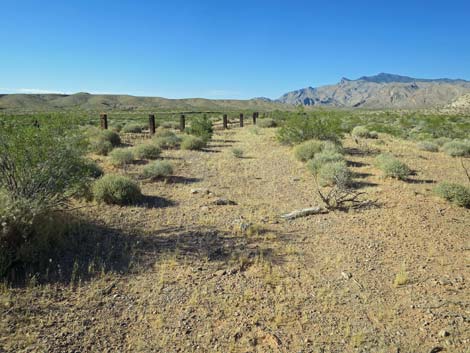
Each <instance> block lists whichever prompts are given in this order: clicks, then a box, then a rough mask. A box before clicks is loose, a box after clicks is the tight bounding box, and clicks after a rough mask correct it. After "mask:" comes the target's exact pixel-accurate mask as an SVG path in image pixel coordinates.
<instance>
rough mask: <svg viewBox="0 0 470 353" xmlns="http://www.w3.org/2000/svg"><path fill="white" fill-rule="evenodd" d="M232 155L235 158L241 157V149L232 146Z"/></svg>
mask: <svg viewBox="0 0 470 353" xmlns="http://www.w3.org/2000/svg"><path fill="white" fill-rule="evenodd" d="M232 155H233V156H234V157H235V158H242V157H243V150H242V149H241V148H237V147H235V148H232Z"/></svg>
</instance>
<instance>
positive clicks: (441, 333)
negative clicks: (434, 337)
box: [439, 330, 450, 337]
mask: <svg viewBox="0 0 470 353" xmlns="http://www.w3.org/2000/svg"><path fill="white" fill-rule="evenodd" d="M447 336H450V332H449V331H446V330H440V331H439V337H447Z"/></svg>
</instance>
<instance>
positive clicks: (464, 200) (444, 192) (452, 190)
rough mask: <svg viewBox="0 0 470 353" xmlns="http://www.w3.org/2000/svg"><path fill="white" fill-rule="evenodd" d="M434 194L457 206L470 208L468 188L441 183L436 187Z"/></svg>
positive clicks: (469, 188)
mask: <svg viewBox="0 0 470 353" xmlns="http://www.w3.org/2000/svg"><path fill="white" fill-rule="evenodd" d="M434 193H435V194H436V195H437V196H439V197H441V198H443V199H445V200H447V201H450V202H452V203H454V204H456V205H457V206H460V207H466V208H470V187H469V186H464V185H460V184H456V183H448V182H443V183H440V184H439V185H437V186H436V188H435V189H434Z"/></svg>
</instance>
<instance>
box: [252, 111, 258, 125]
mask: <svg viewBox="0 0 470 353" xmlns="http://www.w3.org/2000/svg"><path fill="white" fill-rule="evenodd" d="M257 118H258V112H254V113H253V125H256V119H257Z"/></svg>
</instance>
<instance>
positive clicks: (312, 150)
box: [294, 140, 323, 162]
mask: <svg viewBox="0 0 470 353" xmlns="http://www.w3.org/2000/svg"><path fill="white" fill-rule="evenodd" d="M322 149H323V142H322V141H318V140H309V141H305V142H303V143H301V144H300V145H298V146H296V147H295V148H294V155H295V158H297V159H298V160H299V161H302V162H306V161H308V160H309V159H312V158H313V157H314V156H315V154H316V153H320V152H321V151H322Z"/></svg>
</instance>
